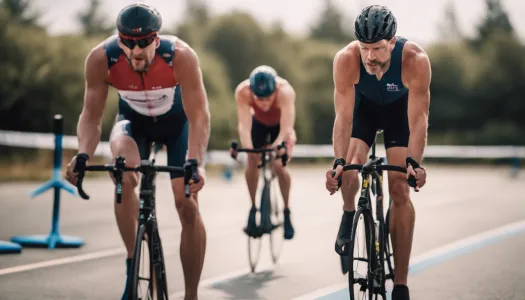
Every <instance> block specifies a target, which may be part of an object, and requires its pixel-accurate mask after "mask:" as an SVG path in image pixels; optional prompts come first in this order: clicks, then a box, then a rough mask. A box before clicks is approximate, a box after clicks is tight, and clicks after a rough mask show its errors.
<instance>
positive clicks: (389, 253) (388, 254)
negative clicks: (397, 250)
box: [384, 205, 395, 283]
mask: <svg viewBox="0 0 525 300" xmlns="http://www.w3.org/2000/svg"><path fill="white" fill-rule="evenodd" d="M384 232H385V240H384V245H385V247H384V249H385V253H384V254H385V261H386V264H387V268H388V274H385V281H386V280H388V279H390V280H392V283H393V282H394V275H395V265H394V263H393V261H392V258H393V256H394V254H393V248H392V238H391V235H390V205H389V206H388V210H387V212H386V218H385V227H384Z"/></svg>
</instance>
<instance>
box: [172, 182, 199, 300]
mask: <svg viewBox="0 0 525 300" xmlns="http://www.w3.org/2000/svg"><path fill="white" fill-rule="evenodd" d="M171 183H172V184H171V185H172V188H173V193H174V195H175V206H176V207H177V212H178V213H179V218H180V221H181V225H182V233H181V241H180V259H181V263H182V269H183V272H184V285H185V288H186V295H185V297H184V299H185V300H197V299H198V296H197V294H198V293H197V292H198V286H199V280H200V277H201V273H202V267H203V264H204V255H205V253H206V230H205V228H204V223H203V222H202V217H201V215H200V213H199V206H198V201H197V199H196V198H195V195H192V196H191V197H190V198H186V195H185V194H184V179H183V178H176V179H172V181H171Z"/></svg>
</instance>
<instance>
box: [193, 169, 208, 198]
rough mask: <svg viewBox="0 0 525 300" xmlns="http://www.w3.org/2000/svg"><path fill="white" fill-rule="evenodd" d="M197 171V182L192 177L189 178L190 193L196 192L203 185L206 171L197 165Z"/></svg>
mask: <svg viewBox="0 0 525 300" xmlns="http://www.w3.org/2000/svg"><path fill="white" fill-rule="evenodd" d="M197 173H198V174H199V179H198V181H197V182H195V181H194V180H193V178H192V179H190V192H191V193H192V194H196V193H198V192H199V191H200V190H201V189H202V187H203V186H204V183H205V182H206V171H205V170H204V168H203V167H198V168H197Z"/></svg>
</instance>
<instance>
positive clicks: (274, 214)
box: [270, 178, 284, 264]
mask: <svg viewBox="0 0 525 300" xmlns="http://www.w3.org/2000/svg"><path fill="white" fill-rule="evenodd" d="M270 186H271V189H270V190H271V191H270V192H271V193H270V194H271V198H270V201H271V215H270V220H271V223H272V227H273V228H272V232H271V234H270V250H271V252H272V262H273V263H274V264H275V263H277V261H278V260H279V257H280V256H281V251H282V249H283V244H284V202H283V199H282V194H281V190H280V188H279V183H278V182H277V180H276V178H273V179H272V180H271V181H270Z"/></svg>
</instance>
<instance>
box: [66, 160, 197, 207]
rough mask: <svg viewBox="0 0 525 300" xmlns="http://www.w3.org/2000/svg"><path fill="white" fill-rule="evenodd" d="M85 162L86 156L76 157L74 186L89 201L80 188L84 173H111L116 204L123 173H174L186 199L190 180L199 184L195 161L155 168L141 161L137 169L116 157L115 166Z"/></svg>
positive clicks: (118, 200)
mask: <svg viewBox="0 0 525 300" xmlns="http://www.w3.org/2000/svg"><path fill="white" fill-rule="evenodd" d="M86 162H87V155H83V154H79V155H78V156H77V161H76V165H75V170H74V172H76V173H77V174H78V176H77V184H76V186H77V190H78V193H79V195H80V197H82V198H83V199H85V200H88V199H89V195H88V194H86V192H85V191H84V189H83V187H82V183H83V181H84V175H85V171H106V172H111V173H112V174H113V176H114V177H115V181H116V184H115V194H116V195H117V203H121V202H122V176H123V173H124V172H140V173H142V174H145V173H157V172H172V173H175V178H177V177H184V184H185V193H186V197H189V196H190V186H189V182H190V180H191V179H193V181H194V182H195V183H198V182H199V174H198V171H197V167H198V162H197V160H196V159H189V160H188V161H186V163H185V164H184V166H183V167H172V166H155V165H153V163H151V162H149V161H142V162H141V164H140V166H138V167H126V159H125V158H124V157H122V156H117V157H116V159H115V164H105V165H93V166H86Z"/></svg>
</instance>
